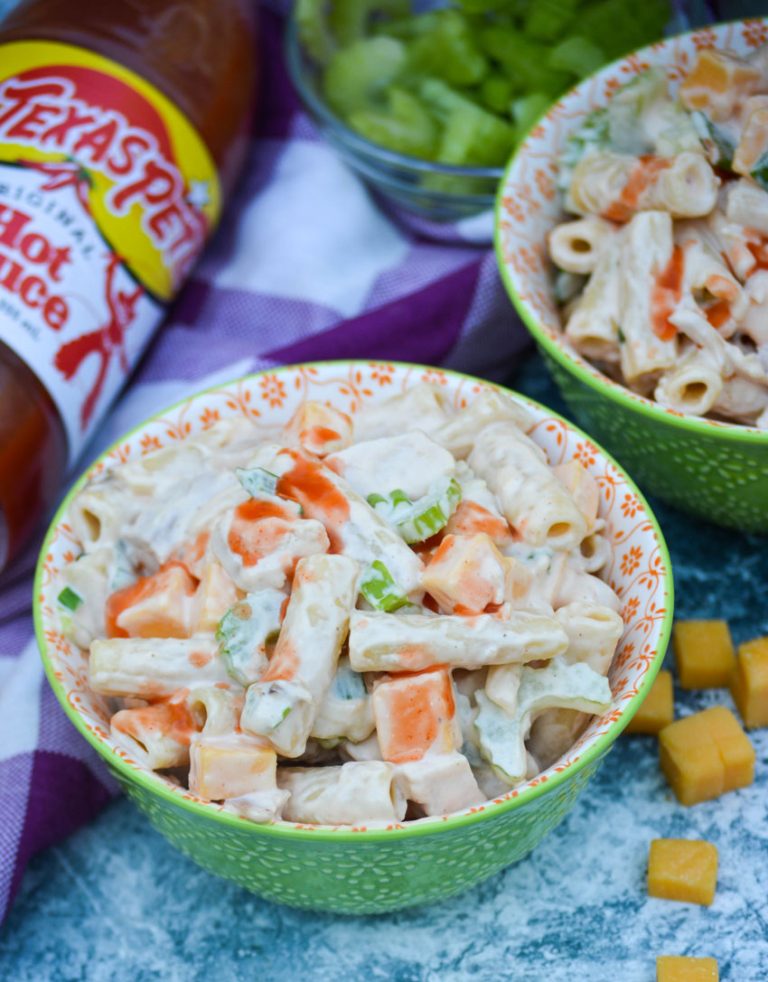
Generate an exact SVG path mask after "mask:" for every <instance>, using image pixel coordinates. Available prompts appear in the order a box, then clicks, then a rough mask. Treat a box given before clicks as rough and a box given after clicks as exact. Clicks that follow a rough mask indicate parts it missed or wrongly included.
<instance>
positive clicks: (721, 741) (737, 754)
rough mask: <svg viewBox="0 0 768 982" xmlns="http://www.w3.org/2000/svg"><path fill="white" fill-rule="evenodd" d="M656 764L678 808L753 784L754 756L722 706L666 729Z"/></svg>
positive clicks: (677, 722)
mask: <svg viewBox="0 0 768 982" xmlns="http://www.w3.org/2000/svg"><path fill="white" fill-rule="evenodd" d="M659 764H660V766H661V770H662V772H663V773H664V776H665V777H666V779H667V781H669V784H670V785H671V787H672V790H673V791H674V792H675V795H676V796H677V799H678V801H679V802H680V803H681V804H683V805H695V804H697V803H698V802H700V801H708V800H709V799H711V798H717V797H719V796H720V795H721V794H723V793H724V792H726V791H733V790H735V789H736V788H743V787H746V786H747V785H749V784H751V783H752V781H753V780H754V768H755V751H754V748H753V746H752V744H751V743H750V741H749V737H748V736H747V735H746V733H745V732H744V731H743V730H742V728H741V727H740V726H739V722H738V720H737V719H736V717H735V716H734V715H733V713H732V712H731V711H730V710H729V709H726V707H725V706H713V707H712V708H711V709H705V710H704V711H703V712H701V713H694V714H693V715H692V716H686V717H685V719H679V720H676V721H675V722H674V723H670V725H669V726H665V727H664V729H663V730H662V731H661V733H660V734H659Z"/></svg>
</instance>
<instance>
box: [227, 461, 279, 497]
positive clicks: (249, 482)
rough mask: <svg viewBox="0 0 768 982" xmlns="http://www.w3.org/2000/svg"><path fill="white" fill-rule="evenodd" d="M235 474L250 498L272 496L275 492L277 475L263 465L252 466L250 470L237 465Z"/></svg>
mask: <svg viewBox="0 0 768 982" xmlns="http://www.w3.org/2000/svg"><path fill="white" fill-rule="evenodd" d="M235 474H236V476H237V479H238V481H239V482H240V483H241V484H242V486H243V488H245V490H246V491H247V492H248V494H249V495H250V496H251V497H252V498H265V497H266V498H273V497H275V495H276V494H277V481H278V477H277V474H273V473H272V471H268V470H265V468H263V467H253V468H252V469H251V470H245V469H244V468H242V467H238V468H236V469H235Z"/></svg>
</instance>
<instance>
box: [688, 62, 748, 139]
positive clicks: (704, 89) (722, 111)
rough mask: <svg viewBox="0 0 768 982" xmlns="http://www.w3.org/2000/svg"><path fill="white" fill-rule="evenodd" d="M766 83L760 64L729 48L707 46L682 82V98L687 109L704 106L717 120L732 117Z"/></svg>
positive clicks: (702, 108)
mask: <svg viewBox="0 0 768 982" xmlns="http://www.w3.org/2000/svg"><path fill="white" fill-rule="evenodd" d="M762 84H763V76H762V72H761V71H760V68H759V66H758V65H753V64H750V63H749V62H748V61H746V60H745V59H743V58H739V57H738V56H737V55H732V54H729V53H728V52H726V51H717V50H715V49H714V48H705V49H704V50H703V51H700V52H699V56H698V58H697V60H696V63H695V64H694V66H693V68H692V69H691V71H690V72H688V75H687V76H686V78H685V80H684V81H683V84H682V85H681V86H680V100H681V102H682V103H683V105H684V106H685V108H686V109H691V110H693V109H700V110H701V111H702V112H703V113H704V114H705V115H706V116H708V117H709V118H710V119H711V120H712V121H713V122H715V123H717V122H720V121H721V120H724V119H729V118H730V117H731V116H732V115H733V114H734V112H735V110H736V107H737V106H738V105H739V104H740V103H742V102H744V101H745V99H747V98H748V97H749V96H751V95H752V94H753V93H754V92H759V91H760V88H761V86H762Z"/></svg>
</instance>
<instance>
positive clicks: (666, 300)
mask: <svg viewBox="0 0 768 982" xmlns="http://www.w3.org/2000/svg"><path fill="white" fill-rule="evenodd" d="M684 271H685V262H684V255H683V250H682V249H681V248H680V246H677V245H676V246H674V247H673V249H672V255H671V256H670V257H669V262H668V263H667V265H666V266H665V267H664V269H663V270H662V271H661V272H660V273H659V274H658V275H657V277H656V282H655V284H654V286H653V292H652V293H651V328H652V330H653V333H654V334H655V335H656V337H657V338H659V339H660V340H661V341H671V340H672V338H674V336H675V335H676V334H677V328H676V327H675V325H674V324H672V323H670V321H669V317H670V314H671V313H672V312H673V311H674V309H675V307H676V306H677V305H678V303H679V302H680V297H681V295H682V290H683V272H684Z"/></svg>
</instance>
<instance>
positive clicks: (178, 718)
mask: <svg viewBox="0 0 768 982" xmlns="http://www.w3.org/2000/svg"><path fill="white" fill-rule="evenodd" d="M110 730H111V733H112V737H113V739H114V740H115V741H116V742H117V743H120V744H122V745H123V746H124V747H125V748H126V749H128V750H130V751H131V752H132V753H133V754H134V756H136V757H137V758H138V759H139V760H141V761H143V762H144V763H145V764H146V766H147V767H149V768H150V769H151V770H153V771H156V770H160V769H162V768H165V767H185V766H186V765H187V764H188V763H189V744H190V740H191V738H192V737H193V736H194V735H196V734H197V730H198V727H197V725H196V722H195V719H194V716H193V715H192V713H191V712H190V710H189V708H188V706H187V702H186V694H185V693H184V692H183V691H182V692H181V693H177V694H176V695H175V696H172V697H171V698H170V699H169V700H168V701H167V702H161V703H155V704H154V705H150V706H145V707H143V708H141V709H121V710H119V711H118V712H116V713H115V715H114V716H113V717H112V720H111V722H110Z"/></svg>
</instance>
